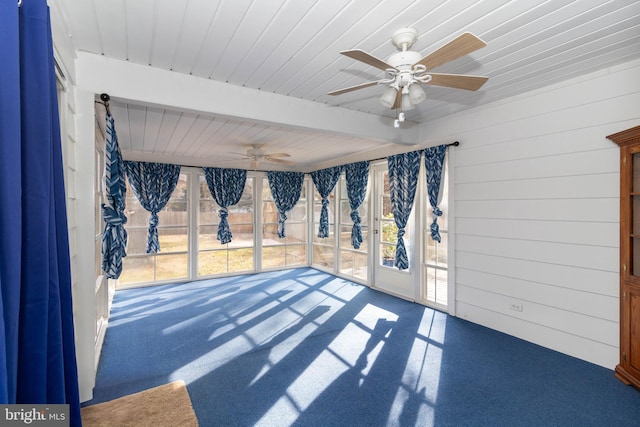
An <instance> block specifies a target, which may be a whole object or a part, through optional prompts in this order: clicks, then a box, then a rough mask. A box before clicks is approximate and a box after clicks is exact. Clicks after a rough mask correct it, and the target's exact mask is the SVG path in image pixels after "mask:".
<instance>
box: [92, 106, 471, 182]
mask: <svg viewBox="0 0 640 427" xmlns="http://www.w3.org/2000/svg"><path fill="white" fill-rule="evenodd" d="M103 95H105V94H103ZM107 96H109V95H107ZM96 102H98V103H99V104H101V102H99V101H96ZM458 145H460V142H459V141H455V142H452V143H451V144H447V147H451V146H453V147H457V146H458ZM385 159H386V157H380V158H379V159H371V160H369V162H377V161H378V160H385ZM180 166H181V167H185V168H198V169H202V168H204V167H219V166H193V165H180ZM232 169H243V168H232ZM246 170H247V171H248V172H269V170H261V169H246ZM302 173H304V174H309V173H311V172H302Z"/></svg>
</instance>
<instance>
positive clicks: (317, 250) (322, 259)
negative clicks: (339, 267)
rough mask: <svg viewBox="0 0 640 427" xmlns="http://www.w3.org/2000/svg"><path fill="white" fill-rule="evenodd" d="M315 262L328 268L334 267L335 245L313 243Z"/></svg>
mask: <svg viewBox="0 0 640 427" xmlns="http://www.w3.org/2000/svg"><path fill="white" fill-rule="evenodd" d="M313 263H314V264H317V265H321V266H323V267H326V268H333V247H331V246H324V245H313Z"/></svg>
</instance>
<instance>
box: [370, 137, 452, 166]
mask: <svg viewBox="0 0 640 427" xmlns="http://www.w3.org/2000/svg"><path fill="white" fill-rule="evenodd" d="M458 145H460V142H458V141H455V142H452V143H451V144H447V147H451V146H454V147H457V146H458ZM387 157H389V156H387ZM387 157H380V158H379V159H371V160H369V161H370V162H377V161H378V160H385V159H386V158H387Z"/></svg>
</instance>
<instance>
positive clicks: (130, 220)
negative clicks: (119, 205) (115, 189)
mask: <svg viewBox="0 0 640 427" xmlns="http://www.w3.org/2000/svg"><path fill="white" fill-rule="evenodd" d="M127 191H128V190H127ZM127 194H131V195H133V193H127ZM125 203H126V206H125V209H124V210H125V212H126V216H127V225H126V226H125V227H126V228H128V227H147V226H148V224H149V216H150V214H149V212H147V211H146V210H145V209H144V208H143V207H142V206H141V205H140V202H139V201H138V199H136V198H135V197H133V198H129V197H127V200H126V202H125Z"/></svg>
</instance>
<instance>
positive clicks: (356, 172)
mask: <svg viewBox="0 0 640 427" xmlns="http://www.w3.org/2000/svg"><path fill="white" fill-rule="evenodd" d="M344 170H345V178H346V180H347V197H349V206H350V207H351V219H352V220H353V228H352V229H351V245H352V246H353V247H354V249H360V244H361V243H362V229H361V226H360V221H361V219H360V213H359V212H358V208H359V207H360V205H361V204H362V202H363V201H364V199H365V197H366V196H367V184H368V182H369V162H368V161H365V162H357V163H350V164H348V165H345V167H344Z"/></svg>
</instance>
